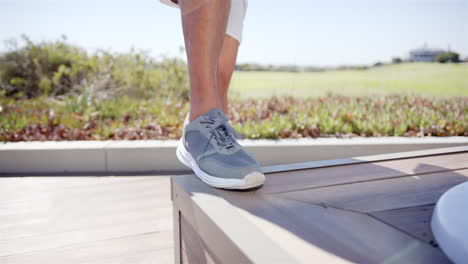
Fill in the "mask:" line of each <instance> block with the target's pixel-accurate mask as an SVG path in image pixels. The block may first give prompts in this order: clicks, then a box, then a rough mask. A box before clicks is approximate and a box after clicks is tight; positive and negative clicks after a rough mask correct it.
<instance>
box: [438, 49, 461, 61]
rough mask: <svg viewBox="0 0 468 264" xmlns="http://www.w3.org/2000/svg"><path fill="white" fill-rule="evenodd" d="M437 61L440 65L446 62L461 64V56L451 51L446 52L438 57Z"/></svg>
mask: <svg viewBox="0 0 468 264" xmlns="http://www.w3.org/2000/svg"><path fill="white" fill-rule="evenodd" d="M436 61H437V62H439V63H446V62H453V63H457V62H460V54H458V53H456V52H451V51H449V52H444V53H441V54H439V55H437V57H436Z"/></svg>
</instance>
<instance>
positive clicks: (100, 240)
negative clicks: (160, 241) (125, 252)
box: [0, 230, 173, 257]
mask: <svg viewBox="0 0 468 264" xmlns="http://www.w3.org/2000/svg"><path fill="white" fill-rule="evenodd" d="M171 231H172V230H164V231H153V232H145V233H138V234H131V235H125V236H118V237H112V238H106V239H98V240H93V241H86V242H82V243H72V244H68V245H63V246H58V247H51V248H45V249H39V250H31V251H25V252H21V253H15V254H8V255H0V257H10V256H17V255H23V254H31V253H36V252H41V251H48V250H57V249H61V248H64V249H66V248H72V247H76V246H82V245H86V244H91V243H95V242H103V241H108V240H116V239H123V238H128V237H138V236H146V235H150V234H157V233H164V232H171ZM172 247H173V246H170V247H165V249H167V248H172Z"/></svg>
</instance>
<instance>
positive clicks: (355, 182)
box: [264, 167, 468, 195]
mask: <svg viewBox="0 0 468 264" xmlns="http://www.w3.org/2000/svg"><path fill="white" fill-rule="evenodd" d="M466 169H468V167H463V168H458V169H447V170H440V171H430V172H421V173H417V174H407V175H401V176H394V177H387V178H379V179H369V180H361V181H352V182H345V183H336V184H329V185H323V186H317V187H310V188H300V189H294V190H286V191H278V192H264V194H265V195H276V194H283V193H294V192H301V191H307V190H316V189H321V188H328V187H337V186H341V185H348V184H359V183H366V182H376V181H385V180H392V179H401V178H405V177H414V176H424V175H427V174H436V173H445V172H449V171H453V172H455V171H462V170H466Z"/></svg>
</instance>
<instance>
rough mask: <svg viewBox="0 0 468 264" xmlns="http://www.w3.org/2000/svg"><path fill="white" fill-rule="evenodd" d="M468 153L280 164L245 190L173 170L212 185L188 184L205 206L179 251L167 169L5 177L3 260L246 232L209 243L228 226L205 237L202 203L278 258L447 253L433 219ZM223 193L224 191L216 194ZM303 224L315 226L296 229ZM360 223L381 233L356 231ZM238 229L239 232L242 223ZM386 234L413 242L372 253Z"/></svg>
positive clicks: (148, 249)
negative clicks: (145, 172)
mask: <svg viewBox="0 0 468 264" xmlns="http://www.w3.org/2000/svg"><path fill="white" fill-rule="evenodd" d="M467 160H468V154H467V152H461V153H452V154H446V155H427V156H424V157H417V158H404V157H403V158H402V157H400V158H395V159H393V160H387V161H378V159H375V160H367V161H365V162H362V160H361V161H356V160H355V159H349V160H348V159H346V160H340V161H326V162H318V163H317V162H315V163H311V164H308V163H301V164H295V165H288V166H272V167H267V168H265V169H266V170H267V171H268V172H269V174H268V175H267V183H266V185H265V186H264V187H263V188H262V189H260V190H257V191H255V192H240V193H237V192H226V191H222V190H215V189H212V188H209V187H207V186H206V185H205V184H203V183H202V182H200V181H199V180H198V179H197V178H196V177H195V176H193V175H189V176H176V177H175V178H179V179H181V178H184V179H186V180H188V182H186V183H188V184H189V185H187V186H185V187H187V188H188V187H194V186H195V187H197V188H199V190H204V192H205V193H196V192H192V193H191V194H192V195H193V196H192V198H195V200H196V206H197V207H191V210H192V211H191V213H190V210H188V209H190V208H187V207H186V208H184V209H185V210H187V211H186V212H187V213H186V214H185V215H181V219H179V220H180V221H181V222H182V223H185V224H184V228H183V229H182V230H176V235H177V234H178V232H179V231H182V233H183V234H184V236H183V238H184V239H183V241H177V242H176V244H175V245H176V249H175V250H174V242H173V234H174V232H173V210H172V203H171V197H170V195H171V193H170V177H169V176H132V175H129V176H66V177H65V176H63V177H60V176H51V177H43V176H40V177H39V176H33V177H2V178H0V264H7V263H8V264H14V263H21V264H28V263H34V264H36V263H47V264H54V263H67V264H68V263H71V264H73V263H131V264H134V263H173V262H174V251H176V253H177V250H178V247H177V246H180V245H182V244H184V243H185V244H187V243H189V244H190V243H191V242H190V241H197V242H198V244H197V245H199V247H198V248H194V249H195V250H196V251H197V250H198V251H200V250H203V247H204V246H207V247H208V246H210V247H213V243H215V244H216V243H217V244H218V245H215V247H216V246H221V247H226V248H227V246H233V243H236V242H238V240H237V239H241V238H239V237H237V238H235V239H234V240H233V241H231V242H228V244H223V243H224V242H223V241H222V240H206V236H207V235H208V236H213V235H214V236H217V235H219V233H216V230H218V229H216V230H215V231H214V232H212V233H204V234H202V237H200V236H199V233H197V232H199V229H200V228H202V226H201V225H202V224H203V223H204V221H203V220H206V218H204V215H201V214H199V212H198V211H196V210H195V209H196V208H203V206H207V207H206V208H205V209H208V210H211V211H210V212H209V215H210V216H211V217H213V216H215V217H214V221H215V223H217V224H219V223H220V222H219V221H223V223H224V224H225V225H229V224H242V223H244V224H245V223H254V225H247V226H244V228H245V229H244V230H243V231H244V233H245V232H248V234H250V235H251V236H255V234H259V235H260V236H263V238H264V239H265V240H264V241H263V242H264V243H263V244H256V245H255V246H256V247H260V250H259V252H262V249H269V248H268V247H269V246H274V247H275V248H277V249H278V248H279V249H280V250H278V251H277V252H269V254H270V256H278V255H279V254H281V252H283V253H285V255H288V256H289V255H291V254H292V253H294V252H295V251H297V250H302V251H301V252H303V253H304V254H302V255H299V256H296V259H299V260H309V258H310V257H311V254H312V255H313V254H322V255H321V256H322V257H324V259H327V258H333V259H334V258H339V259H340V260H343V259H345V260H346V259H347V260H356V259H360V258H362V257H363V256H374V257H375V258H372V260H381V259H382V256H387V257H388V256H391V257H393V259H389V258H387V259H386V260H390V261H395V262H396V263H398V262H399V261H398V260H399V259H398V258H399V257H401V256H405V254H410V253H411V252H417V251H414V250H415V248H416V249H417V248H426V249H428V250H429V251H434V250H435V251H434V252H438V249H437V248H435V247H433V244H434V242H433V238H432V235H431V232H430V229H429V226H428V219H429V217H430V215H431V212H432V208H433V205H434V203H435V201H436V199H437V198H438V197H439V196H440V195H441V194H442V193H443V191H445V190H447V189H448V188H450V187H451V186H453V185H454V184H457V183H460V182H463V181H466V180H467V179H468V178H467V176H468V168H467V167H468V165H467ZM336 162H339V163H340V164H341V165H339V166H338V165H337V164H335V163H336ZM310 166H316V167H315V168H310ZM307 168H308V169H307ZM288 169H291V170H290V171H288ZM203 194H209V196H204V195H203ZM214 197H219V198H222V199H221V200H212V198H214ZM179 198H180V197H179ZM182 198H183V197H182ZM177 199H178V198H177ZM207 202H208V203H209V204H207ZM212 202H214V204H213V203H212ZM265 202H267V203H265ZM193 204H194V205H195V203H193ZM217 205H219V206H221V207H223V206H226V205H229V206H230V208H234V209H235V210H232V211H229V213H231V214H232V215H231V216H232V217H231V218H229V219H225V218H224V217H225V216H226V215H225V214H223V213H222V211H220V210H218V209H219V208H218V207H216V206H217ZM265 205H266V206H265ZM200 206H201V207H200ZM210 208H211V209H210ZM270 209H274V210H275V211H276V212H280V213H281V214H279V215H276V214H275V213H272V212H273V211H271V210H270ZM313 210H315V212H322V213H323V212H326V214H325V215H326V216H327V217H325V216H324V214H322V216H323V217H317V215H314V214H312V212H314V211H313ZM197 212H198V213H197ZM280 215H282V216H281V217H280ZM349 215H354V216H355V217H351V218H348V219H350V220H349V222H347V224H348V225H349V228H343V227H340V225H339V223H340V221H341V220H340V219H345V218H346V216H349ZM176 217H179V215H178V214H176ZM330 217H331V218H330ZM194 221H195V222H194ZM194 223H195V224H194ZM304 223H307V228H308V229H302V228H299V227H300V226H301V225H303V224H304ZM215 226H216V225H215ZM382 226H385V228H384V230H383V231H382V230H381V229H382ZM211 227H212V226H211ZM221 227H222V228H225V227H226V226H221ZM229 228H230V227H229V226H228V227H227V229H220V230H222V231H226V230H228V231H229V230H230V229H229ZM362 229H365V230H362ZM356 230H357V231H366V230H371V231H372V232H376V233H373V235H372V236H367V235H356V234H354V233H353V232H356ZM379 230H380V231H379ZM218 231H219V230H218ZM230 231H232V232H234V233H233V234H235V233H239V232H238V231H239V229H238V228H234V229H232V230H230ZM395 231H397V233H395ZM241 234H242V232H241ZM264 234H267V235H264ZM362 234H365V232H362ZM389 234H390V235H391V234H393V236H394V238H395V239H396V240H397V241H401V242H402V243H404V244H402V245H404V247H403V248H396V247H390V248H388V249H387V250H386V251H383V252H378V253H375V252H373V251H369V247H371V246H375V247H376V248H378V247H380V246H382V245H383V244H382V243H381V242H379V241H380V238H381V237H383V236H384V235H389ZM372 237H374V238H372ZM297 238H300V239H297ZM259 239H260V238H255V239H250V236H249V237H248V239H247V240H242V241H243V245H244V247H241V249H246V248H245V247H248V246H249V245H250V244H249V243H253V242H258V241H260V240H261V239H260V240H259ZM369 239H370V240H369ZM347 240H351V241H355V242H356V243H358V244H359V247H358V249H359V250H358V249H356V248H353V247H349V246H346V243H344V242H343V241H347ZM369 241H370V242H373V243H369ZM229 243H231V244H229ZM412 243H413V244H412ZM414 243H415V244H414ZM191 244H192V245H193V243H191ZM311 244H312V245H313V246H311ZM192 249H193V248H192ZM343 250H345V251H343ZM350 250H355V251H354V252H355V254H354V255H352V256H351V257H349V256H348V255H346V252H347V251H350ZM429 251H428V252H429ZM188 252H189V253H188V254H189V255H190V254H192V253H193V252H191V251H190V250H189V251H188ZM369 252H373V253H369ZM392 252H393V253H395V252H397V253H399V255H398V254H396V255H395V254H394V255H391V254H390V253H392ZM195 253H197V252H195ZM237 253H239V252H237V251H230V252H229V254H231V256H237V257H238V258H237V259H236V258H231V259H230V260H233V262H238V261H236V260H239V259H241V256H240V255H236V254H237ZM183 254H185V252H183ZM210 254H212V256H211V255H210ZM210 254H206V255H205V256H204V257H203V258H200V260H201V261H202V262H203V261H204V262H209V261H208V260H212V261H215V262H220V261H219V259H218V257H219V256H217V255H215V254H214V253H212V252H211V253H210ZM224 254H226V252H224ZM385 254H387V255H385ZM433 254H435V257H434V260H437V259H442V260H443V261H446V259H445V257H444V256H443V255H441V254H440V252H439V253H433ZM195 255H196V254H195ZM429 255H430V254H429ZM191 256H193V254H192V255H191ZM220 256H223V255H222V254H221V255H220ZM249 257H252V255H249ZM280 257H281V256H280ZM283 257H284V256H283ZM187 258H188V256H187V255H186V254H185V259H186V260H187ZM228 262H229V261H228ZM306 262H307V261H306Z"/></svg>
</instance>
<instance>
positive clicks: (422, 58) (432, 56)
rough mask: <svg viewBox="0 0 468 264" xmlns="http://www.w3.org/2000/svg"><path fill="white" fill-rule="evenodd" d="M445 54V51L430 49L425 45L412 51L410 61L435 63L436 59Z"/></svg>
mask: <svg viewBox="0 0 468 264" xmlns="http://www.w3.org/2000/svg"><path fill="white" fill-rule="evenodd" d="M444 52H445V50H441V49H429V48H427V45H424V47H423V48H420V49H414V50H412V51H410V53H409V60H410V61H413V62H435V61H436V57H437V56H438V55H439V54H441V53H444Z"/></svg>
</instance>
